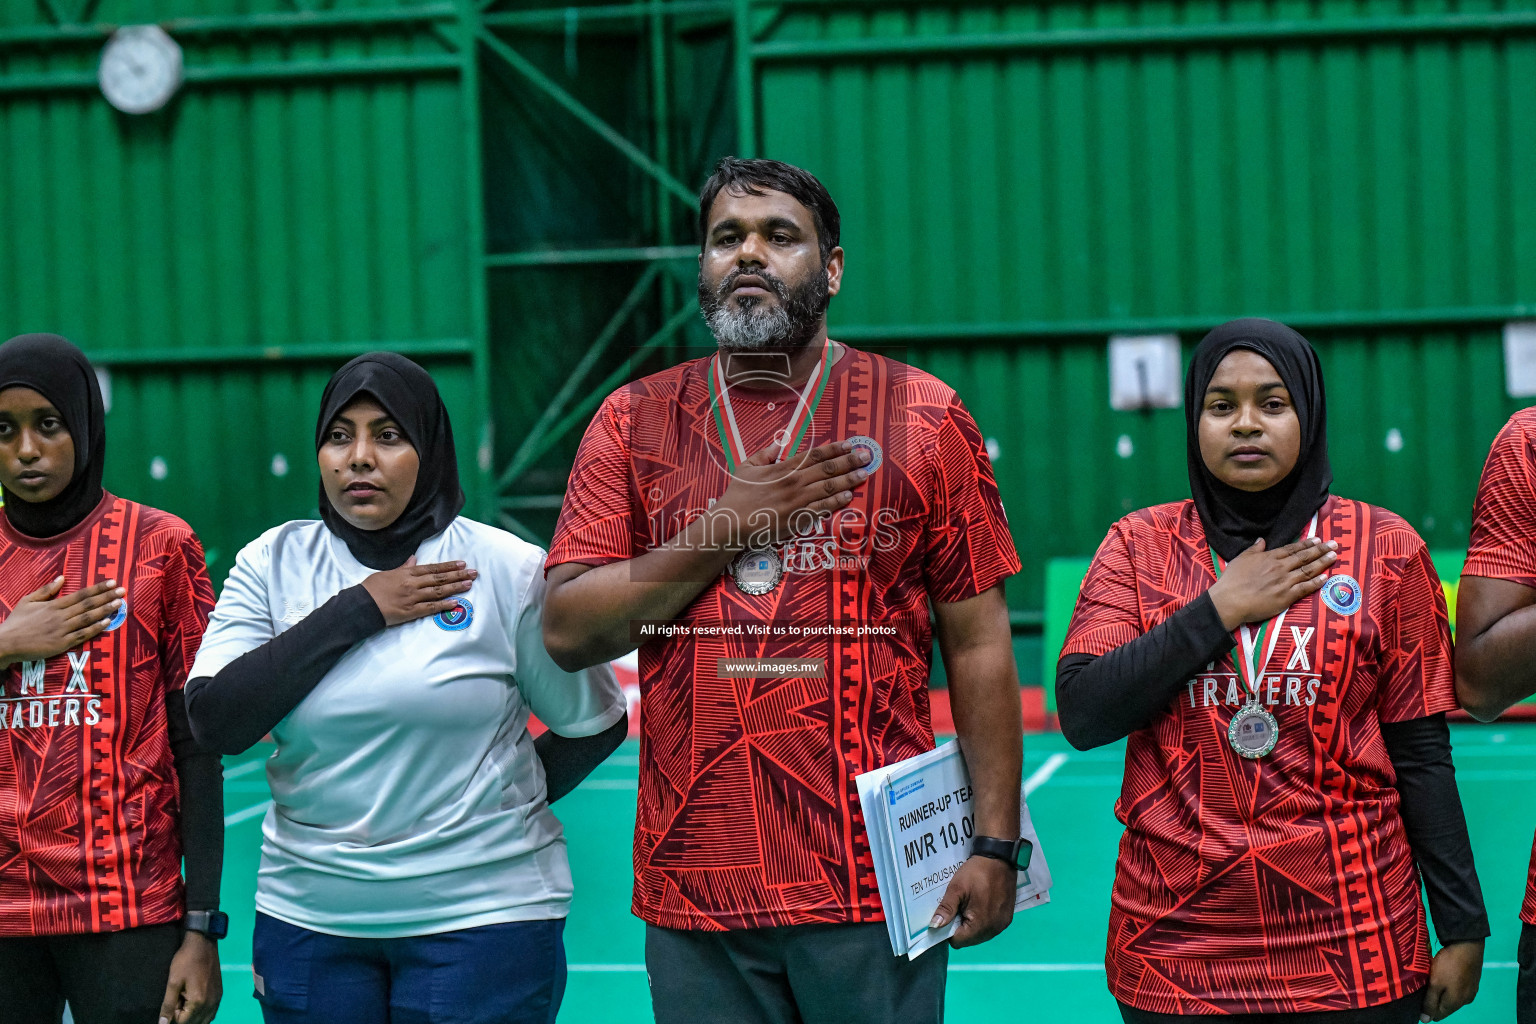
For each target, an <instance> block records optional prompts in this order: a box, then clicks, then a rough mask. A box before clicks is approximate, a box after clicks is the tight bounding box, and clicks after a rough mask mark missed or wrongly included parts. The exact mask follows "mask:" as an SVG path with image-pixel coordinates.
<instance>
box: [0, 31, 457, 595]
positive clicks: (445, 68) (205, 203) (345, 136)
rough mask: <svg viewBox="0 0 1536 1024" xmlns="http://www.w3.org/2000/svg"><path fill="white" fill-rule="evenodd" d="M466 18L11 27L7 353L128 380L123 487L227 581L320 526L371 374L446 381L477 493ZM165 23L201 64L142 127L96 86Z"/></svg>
mask: <svg viewBox="0 0 1536 1024" xmlns="http://www.w3.org/2000/svg"><path fill="white" fill-rule="evenodd" d="M51 14H58V15H60V16H61V18H62V23H54V22H53V21H52V18H51ZM81 14H84V15H86V17H87V18H88V19H89V20H88V21H87V22H84V23H71V21H70V19H71V17H72V16H78V15H81ZM456 17H457V8H456V6H455V5H454V4H451V3H450V4H443V3H438V4H428V5H423V4H408V3H404V2H401V3H380V2H374V3H356V2H352V3H349V2H339V3H336V4H328V5H326V9H325V10H324V11H322V12H320V13H319V14H304V13H303V12H300V11H296V10H295V7H294V5H292V4H290V3H287V2H285V0H258V2H254V3H253V2H251V0H179V2H175V0H160V2H155V3H149V2H143V0H140V2H131V0H100V2H97V3H90V2H88V0H87V2H86V3H84V4H83V5H82V3H81V0H53V2H52V3H51V4H50V3H48V2H44V3H35V4H34V3H26V4H23V3H6V4H0V238H3V239H4V244H0V331H4V332H5V333H19V332H22V331H29V330H47V331H56V332H58V333H61V334H64V335H66V336H68V337H70V338H72V339H73V340H75V341H76V342H78V343H79V344H80V345H81V346H82V347H84V348H85V349H86V350H87V352H88V353H89V354H90V355H91V356H92V359H93V360H94V361H95V362H97V364H98V365H102V366H105V367H107V368H108V369H109V371H110V374H111V383H112V387H111V391H112V409H111V412H110V414H109V416H108V430H109V446H110V452H111V456H110V458H109V461H108V477H107V483H108V486H109V487H111V488H112V489H114V490H115V491H117V492H118V493H121V494H123V495H125V496H128V497H131V498H134V499H137V500H141V501H146V502H149V503H151V504H154V505H158V506H161V507H164V508H167V509H170V510H172V511H174V512H176V513H178V514H179V515H181V516H183V517H184V518H186V519H187V520H188V521H189V522H191V523H192V524H193V526H194V527H195V528H196V529H197V530H198V531H199V533H200V534H201V535H202V537H203V539H204V542H205V544H206V546H207V547H208V548H209V550H210V553H211V554H212V555H213V558H212V563H213V568H214V570H215V575H216V576H217V577H218V578H220V579H222V576H223V573H224V572H225V571H227V569H228V566H229V564H230V562H231V561H232V559H233V556H234V553H235V551H236V550H238V548H239V547H240V546H241V545H242V544H243V543H245V542H246V541H248V540H249V539H250V538H251V537H253V536H254V535H255V534H256V533H258V532H259V531H260V530H262V529H265V528H266V527H268V526H271V525H273V524H275V523H277V522H281V521H282V520H284V519H288V518H293V517H296V516H305V515H312V514H313V510H314V507H315V486H316V484H315V481H316V474H315V471H314V446H313V437H314V433H313V431H314V416H315V413H316V410H317V408H318V405H319V398H320V392H321V390H322V388H323V387H324V384H325V380H326V378H327V377H328V376H329V374H330V372H331V371H332V370H333V369H334V368H335V367H336V366H338V365H339V364H340V363H341V362H343V361H344V360H345V359H347V358H349V357H350V356H351V355H354V354H357V353H359V352H363V351H367V350H368V349H371V348H393V349H397V350H401V351H406V352H409V353H412V354H415V355H417V356H418V357H421V358H423V359H424V360H425V361H426V362H427V364H428V365H429V367H430V368H432V369H433V370H434V372H435V373H436V375H437V378H438V380H439V382H440V383H441V385H442V388H443V391H444V394H445V397H446V398H447V400H448V402H449V405H450V408H451V409H452V411H453V415H454V421H455V426H456V428H457V430H458V439H459V448H460V453H461V458H462V459H463V463H464V466H463V468H464V474H465V479H466V482H467V483H468V484H469V487H470V489H471V490H474V489H475V488H476V485H477V479H476V469H477V463H476V456H477V446H478V444H479V439H480V436H481V429H480V427H481V423H480V420H481V417H482V415H483V413H482V410H481V408H480V406H479V405H478V404H477V402H478V399H477V391H476V381H475V366H476V359H475V355H476V351H477V341H476V330H477V329H476V318H475V314H474V306H473V302H474V292H473V290H472V288H471V287H470V282H473V280H474V278H475V275H476V273H477V272H478V270H479V267H478V259H479V255H480V254H479V253H478V252H477V251H475V248H474V246H475V241H474V240H475V239H476V238H478V235H479V233H478V225H475V227H476V230H471V225H472V224H473V223H474V218H475V214H474V211H475V209H476V207H475V205H474V204H475V203H477V202H478V198H479V197H478V195H476V194H474V193H475V188H476V187H475V186H474V184H473V181H474V180H475V179H474V178H473V177H472V176H471V174H470V160H471V159H473V158H474V157H473V153H474V150H473V149H471V148H470V147H469V146H468V145H467V144H466V141H467V138H468V136H469V133H470V132H471V131H473V130H474V125H473V123H472V122H471V121H470V120H469V118H470V117H471V114H470V113H469V110H470V108H469V107H467V105H466V94H465V90H464V88H463V86H462V80H463V79H462V71H463V66H464V59H463V57H462V55H461V54H460V53H459V52H457V51H456V50H454V49H453V48H452V47H451V46H450V44H451V42H452V38H451V36H448V37H445V35H444V30H445V28H452V27H453V26H454V24H455V22H454V19H455V18H456ZM148 20H159V21H161V22H163V23H164V24H166V26H167V28H168V29H169V30H170V31H171V33H172V34H173V35H174V36H175V37H176V38H177V39H178V41H179V42H180V43H181V45H182V47H183V48H184V51H185V55H186V65H187V82H186V85H185V86H184V87H183V89H182V92H181V93H180V95H178V97H177V98H176V99H175V100H174V101H173V102H172V105H171V106H170V107H168V108H167V109H166V110H164V111H162V112H160V113H158V114H154V115H149V116H144V117H129V116H125V115H122V114H119V113H117V112H116V111H114V110H112V109H111V108H110V107H109V106H108V105H107V103H106V102H105V100H104V99H103V98H102V97H101V94H100V92H99V91H98V90H97V88H96V86H95V64H96V60H97V57H98V55H99V53H100V48H101V46H102V44H103V43H104V41H105V31H104V29H103V28H102V27H101V26H102V25H103V24H106V25H111V24H115V23H132V22H140V21H148Z"/></svg>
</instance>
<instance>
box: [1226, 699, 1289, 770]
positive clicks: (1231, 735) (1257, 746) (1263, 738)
mask: <svg viewBox="0 0 1536 1024" xmlns="http://www.w3.org/2000/svg"><path fill="white" fill-rule="evenodd" d="M1279 739H1280V723H1278V722H1276V721H1275V716H1274V715H1272V714H1270V713H1269V712H1268V711H1265V710H1264V709H1263V708H1262V707H1260V706H1259V705H1258V704H1256V703H1249V704H1246V705H1244V706H1243V707H1241V708H1239V709H1238V712H1237V714H1235V715H1233V716H1232V723H1231V724H1230V725H1228V726H1227V742H1228V743H1231V744H1232V749H1233V750H1235V751H1237V752H1238V753H1239V754H1241V755H1242V756H1243V757H1246V758H1250V759H1253V758H1260V757H1263V756H1264V755H1265V754H1267V753H1269V752H1270V751H1271V750H1274V749H1275V743H1276V742H1277V741H1278V740H1279Z"/></svg>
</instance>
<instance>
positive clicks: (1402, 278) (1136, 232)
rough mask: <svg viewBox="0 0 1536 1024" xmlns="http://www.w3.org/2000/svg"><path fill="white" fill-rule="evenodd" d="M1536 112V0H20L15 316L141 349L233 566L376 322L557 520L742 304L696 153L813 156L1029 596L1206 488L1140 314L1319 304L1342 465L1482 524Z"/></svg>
mask: <svg viewBox="0 0 1536 1024" xmlns="http://www.w3.org/2000/svg"><path fill="white" fill-rule="evenodd" d="M148 20H157V21H160V22H161V23H162V24H164V25H165V27H166V28H167V29H168V30H169V31H170V32H171V33H172V34H173V35H174V36H175V37H176V38H177V39H178V40H179V41H180V42H181V44H182V46H183V47H184V48H185V51H186V54H187V66H188V70H187V84H186V86H185V87H184V89H183V91H182V93H181V95H180V96H179V97H178V98H177V100H175V101H174V103H173V105H172V106H171V107H170V108H169V109H168V110H166V111H164V112H163V113H161V114H157V115H152V116H149V117H144V118H129V117H124V116H121V115H117V114H115V113H113V112H112V111H111V110H110V109H109V108H108V107H107V106H106V104H105V103H104V101H103V100H102V99H101V98H100V96H99V93H98V92H97V89H96V86H95V73H94V69H95V62H96V57H97V54H98V53H99V50H100V47H101V45H102V43H103V42H104V41H105V36H106V32H107V31H108V30H109V29H110V27H111V26H112V25H114V24H120V23H131V22H141V21H148ZM1531 124H1536V0H1480V2H1474V0H1114V2H1110V0H1095V2H1078V0H1074V2H1066V0H1059V2H1058V0H1030V2H1019V3H991V4H982V3H972V2H968V0H947V2H936V0H928V2H924V0H878V2H877V0H778V2H769V0H646V2H642V3H634V4H624V3H613V2H611V0H609V2H597V0H594V2H583V3H576V4H571V5H562V6H559V7H553V6H552V7H542V6H539V5H538V4H537V3H534V2H528V0H414V2H413V0H35V2H29V3H6V4H0V238H4V239H5V244H4V245H3V246H0V329H3V330H4V331H6V332H10V331H22V330H37V329H47V330H57V331H60V332H62V333H65V334H68V335H70V336H72V337H75V338H76V339H77V340H79V341H80V342H81V343H82V344H83V345H85V347H86V348H87V349H88V350H89V351H90V352H91V354H92V355H93V357H94V358H95V359H97V360H98V361H99V362H100V363H102V364H103V365H106V366H108V367H109V368H110V370H111V375H112V382H113V392H114V407H113V412H112V414H111V431H112V450H113V458H112V462H111V469H110V473H109V480H110V483H111V485H112V486H113V487H115V488H117V489H118V490H120V491H121V492H122V493H124V494H127V495H128V496H131V497H135V498H140V499H143V500H146V501H151V502H154V503H157V504H161V505H164V506H165V507H168V508H171V509H173V510H174V511H176V512H178V513H180V514H182V515H184V516H186V517H187V518H188V519H189V520H190V521H192V522H193V523H194V525H196V526H197V527H198V529H199V530H200V531H201V532H202V533H203V534H204V535H205V537H206V538H207V541H208V544H209V547H210V549H212V550H214V551H215V552H217V553H218V557H219V558H221V559H225V561H224V562H223V565H224V566H227V564H228V563H227V559H228V558H229V557H231V556H232V553H233V551H234V550H235V549H236V548H238V546H239V545H240V544H241V543H243V542H244V541H245V540H247V539H249V537H250V536H252V535H254V534H255V532H257V531H258V530H259V529H261V528H263V527H265V526H267V525H270V524H271V523H273V522H276V521H278V520H280V519H283V518H288V517H291V516H295V515H305V514H308V513H309V512H310V511H311V510H312V508H313V502H314V495H313V486H314V485H313V479H314V477H313V472H312V470H311V468H310V465H311V464H310V462H309V458H310V457H311V456H308V455H306V453H307V452H309V451H310V446H311V441H310V429H311V426H312V424H311V416H312V415H313V410H314V407H315V403H316V401H317V400H318V395H319V391H320V386H321V384H322V382H323V380H324V378H325V376H326V374H327V373H328V372H329V371H330V370H331V369H332V368H334V366H335V365H337V364H338V363H339V362H341V361H342V360H344V359H345V358H347V357H348V356H350V355H351V354H354V353H356V352H359V351H363V350H365V349H367V348H370V347H389V348H394V349H397V350H400V351H405V352H408V353H411V354H414V355H416V356H418V357H420V358H422V359H423V360H424V361H425V362H427V363H428V364H429V365H430V367H431V368H432V369H433V371H434V373H436V374H437V375H438V377H439V380H440V381H441V382H442V383H443V387H444V391H445V393H446V394H447V396H448V399H449V404H450V407H451V409H452V412H453V414H454V418H455V424H456V427H457V430H458V436H459V443H460V453H461V458H462V460H463V466H462V469H463V471H464V475H465V478H466V481H467V482H468V484H469V489H470V490H471V492H472V494H471V499H472V504H471V509H472V511H474V512H475V513H476V514H478V515H480V516H481V517H483V518H487V519H491V520H492V521H498V522H500V523H502V524H503V525H505V526H508V527H509V528H512V529H516V530H519V531H520V532H522V533H524V534H526V535H529V536H534V537H547V536H548V533H549V530H550V528H551V527H552V525H553V519H554V514H555V511H556V509H557V508H558V505H559V502H560V500H561V497H562V492H563V489H564V480H565V474H566V471H567V469H568V466H569V463H570V459H571V457H572V455H573V454H574V451H575V445H576V441H577V438H578V437H579V436H580V433H581V428H582V427H583V426H584V424H585V421H586V417H587V416H588V415H589V414H590V411H591V409H592V408H593V406H595V404H596V402H597V401H598V400H600V399H601V397H602V395H603V394H604V393H605V392H606V391H607V390H609V389H610V388H611V386H613V385H614V384H615V383H617V382H620V381H622V380H623V378H624V375H625V374H626V372H629V371H632V370H642V371H643V370H645V369H647V368H653V367H655V366H657V365H661V364H665V363H667V362H670V361H673V360H675V359H676V358H679V357H680V356H681V355H682V354H683V352H684V351H685V349H686V347H687V346H689V345H693V346H697V345H698V344H699V343H701V342H704V341H706V340H707V339H705V338H704V337H703V332H702V329H701V328H700V326H699V324H698V321H697V316H696V315H695V313H694V312H693V311H692V308H691V307H692V278H693V273H694V271H693V257H694V253H695V252H696V249H695V248H694V240H693V234H692V226H691V222H692V209H691V200H690V196H691V194H692V190H693V189H694V188H695V187H696V186H697V185H698V184H699V183H700V182H701V181H702V180H703V178H704V176H705V174H706V173H707V171H708V168H709V166H710V165H711V164H712V163H713V162H714V160H715V159H716V158H718V157H719V156H720V155H723V154H724V153H726V152H730V151H736V152H741V153H754V152H755V153H762V154H767V155H772V156H777V157H780V158H783V159H787V160H792V161H795V162H798V163H802V164H804V165H806V166H808V167H810V168H811V169H813V170H815V171H816V172H817V173H818V174H820V175H821V176H822V177H823V178H824V179H825V180H826V182H827V183H828V185H829V186H830V187H831V189H832V190H833V192H834V194H836V195H837V196H838V197H839V199H840V201H841V204H842V208H843V213H844V218H845V219H844V241H845V244H846V246H847V248H848V251H849V257H850V258H849V263H848V274H847V278H846V280H845V290H844V292H843V294H842V295H841V296H840V297H839V298H838V300H837V301H836V303H835V304H834V307H833V328H834V333H835V335H836V336H838V337H840V338H843V339H845V340H848V341H850V342H853V343H855V344H864V345H870V346H880V345H888V346H893V348H892V349H891V351H892V354H894V355H897V356H898V357H905V358H908V359H910V360H911V361H913V362H915V363H917V364H919V365H922V366H926V367H928V368H930V369H932V370H934V371H935V372H937V373H938V374H939V375H940V376H942V377H944V378H945V379H946V380H949V381H950V382H951V383H953V384H954V385H955V386H956V387H957V388H958V389H959V391H960V392H961V394H962V396H963V397H965V399H966V400H967V401H968V402H969V403H970V405H971V406H972V408H973V409H974V411H975V412H976V414H977V418H978V420H979V421H980V423H981V425H982V429H983V431H984V432H985V433H986V434H987V435H988V436H989V437H991V438H993V439H994V440H995V442H996V447H997V452H998V457H997V471H998V476H999V479H1000V481H1001V483H1002V486H1003V489H1004V493H1005V497H1006V498H1007V501H1008V505H1009V509H1010V513H1011V515H1012V517H1013V523H1014V529H1015V538H1016V540H1017V542H1018V544H1019V547H1020V550H1021V553H1022V554H1023V556H1024V561H1025V566H1026V570H1025V577H1024V579H1023V580H1022V581H1021V583H1020V585H1018V586H1016V587H1015V588H1014V589H1013V591H1012V593H1011V600H1012V602H1013V604H1014V607H1015V609H1016V610H1018V611H1019V612H1020V615H1019V616H1018V621H1020V622H1021V623H1027V622H1029V621H1031V620H1032V618H1033V615H1032V611H1033V610H1035V609H1038V608H1039V607H1040V601H1041V594H1040V566H1041V564H1042V563H1043V561H1044V559H1045V558H1047V557H1050V556H1052V555H1058V554H1081V553H1085V552H1087V551H1091V550H1092V548H1093V547H1094V545H1095V544H1096V543H1097V541H1098V539H1099V537H1100V536H1101V535H1102V533H1103V530H1104V528H1105V526H1106V525H1107V524H1108V522H1109V521H1111V520H1112V519H1113V518H1114V517H1116V516H1118V515H1120V514H1122V513H1123V512H1124V511H1125V510H1126V509H1128V508H1133V507H1136V506H1139V505H1142V504H1146V503H1148V502H1153V501H1160V500H1166V499H1169V498H1173V497H1177V496H1178V495H1180V494H1181V493H1183V490H1184V484H1183V472H1184V470H1183V445H1182V437H1181V428H1180V421H1181V420H1180V417H1181V414H1180V413H1178V412H1177V411H1163V412H1157V413H1148V414H1141V413H1114V412H1111V411H1110V410H1109V408H1108V401H1107V389H1108V388H1107V380H1106V366H1105V352H1104V345H1105V340H1106V338H1107V336H1108V335H1110V334H1112V333H1117V332H1161V331H1176V332H1180V333H1182V335H1183V336H1184V338H1185V342H1186V348H1188V346H1190V345H1192V344H1193V342H1194V341H1195V340H1196V339H1197V338H1198V337H1199V335H1200V333H1202V332H1203V330H1204V329H1206V328H1207V327H1209V326H1210V325H1211V324H1214V323H1216V322H1218V321H1220V320H1223V319H1226V318H1229V317H1233V316H1238V315H1246V314H1259V315H1269V316H1275V317H1278V318H1280V319H1284V320H1287V321H1289V322H1291V323H1293V324H1295V325H1296V326H1298V327H1300V328H1301V329H1303V330H1304V331H1306V332H1307V333H1308V334H1309V335H1310V336H1311V337H1313V338H1314V339H1315V340H1316V341H1317V343H1318V345H1319V347H1320V349H1321V350H1322V352H1323V358H1324V363H1325V365H1326V367H1327V370H1328V373H1329V382H1330V385H1331V390H1332V400H1331V408H1332V415H1333V448H1334V463H1335V467H1336V473H1337V477H1338V481H1339V485H1338V486H1339V489H1340V490H1341V492H1344V493H1350V494H1353V495H1356V496H1359V497H1362V498H1366V499H1369V500H1375V501H1379V502H1381V503H1382V504H1386V505H1388V506H1389V507H1392V508H1395V509H1397V510H1398V511H1401V512H1402V513H1404V514H1405V515H1407V516H1408V517H1409V519H1410V520H1411V521H1412V522H1413V523H1414V525H1415V526H1416V527H1418V528H1419V529H1420V530H1421V531H1422V532H1423V533H1424V534H1425V536H1426V538H1427V539H1428V540H1429V541H1430V543H1431V544H1432V545H1433V546H1436V547H1448V548H1453V547H1460V546H1461V545H1462V544H1464V542H1465V530H1466V516H1467V509H1468V507H1469V504H1470V497H1471V492H1472V488H1473V485H1474V482H1475V479H1476V475H1477V471H1478V467H1479V466H1480V464H1481V460H1482V456H1483V453H1484V451H1485V450H1486V445H1487V443H1488V440H1489V439H1490V438H1491V437H1492V435H1493V433H1494V431H1495V430H1496V429H1497V427H1498V425H1499V424H1500V423H1501V422H1502V421H1503V419H1504V418H1505V417H1506V416H1507V415H1508V413H1509V412H1510V411H1511V410H1512V409H1513V407H1514V403H1512V402H1511V401H1510V400H1508V399H1507V398H1505V397H1504V392H1503V375H1502V368H1501V366H1500V353H1499V340H1498V330H1499V326H1500V325H1501V324H1502V323H1503V322H1504V321H1506V320H1509V319H1517V318H1524V317H1532V316H1536V188H1533V186H1532V184H1531V180H1532V176H1531V173H1530V171H1531V168H1532V167H1533V166H1536V138H1533V136H1532V135H1531V133H1530V132H1529V130H1528V129H1529V126H1530V125H1531ZM1390 431H1396V433H1395V434H1394V435H1392V436H1394V437H1396V438H1398V439H1400V441H1401V444H1400V445H1396V444H1395V443H1394V445H1393V446H1391V448H1390V449H1389V446H1388V444H1387V437H1388V435H1389V432H1390ZM1122 437H1123V438H1124V439H1125V440H1124V441H1122ZM1125 452H1128V453H1129V454H1122V453H1125ZM279 456H281V458H278V457H279ZM284 466H286V467H287V469H286V472H285V473H281V472H279V471H280V470H282V469H283V467H284ZM218 568H219V563H218V561H217V560H216V570H218Z"/></svg>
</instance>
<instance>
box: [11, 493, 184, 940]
mask: <svg viewBox="0 0 1536 1024" xmlns="http://www.w3.org/2000/svg"><path fill="white" fill-rule="evenodd" d="M61 575H62V576H63V577H64V587H63V590H62V591H61V593H63V594H70V593H73V592H74V591H76V590H79V589H81V588H82V587H88V586H92V585H94V584H96V583H100V582H103V581H106V580H117V581H118V584H119V585H120V586H122V587H125V588H126V589H127V596H126V598H124V604H123V607H122V609H121V610H120V611H119V613H118V615H117V616H116V617H114V619H113V620H112V623H111V625H110V626H109V628H108V631H107V632H105V633H102V634H101V635H99V636H97V637H96V638H95V639H94V640H92V641H90V642H89V643H88V644H86V645H84V646H83V647H79V648H76V649H75V650H72V651H68V652H66V653H64V654H61V655H59V656H58V657H56V658H49V659H47V660H46V661H36V662H23V663H21V664H18V665H14V666H12V667H11V668H10V669H8V670H6V671H3V672H0V687H3V690H4V692H3V693H0V935H62V934H77V933H82V932H110V931H119V930H121V929H124V928H137V927H139V926H141V925H152V924H164V923H167V922H172V921H177V920H180V918H181V916H182V879H181V838H180V833H179V830H178V821H179V813H180V812H179V797H178V786H177V780H176V773H175V769H174V766H173V764H172V761H171V747H170V739H169V735H168V723H167V717H166V694H167V693H168V692H170V691H172V690H178V689H180V688H181V687H182V686H183V685H184V684H185V683H186V679H187V670H188V669H189V668H190V667H191V665H192V659H193V656H194V655H196V654H197V647H198V644H199V643H201V642H202V636H203V630H204V628H205V627H206V626H207V624H208V616H209V614H210V613H211V612H212V610H213V586H212V584H211V583H210V582H209V580H208V571H207V569H206V567H205V565H204V560H203V548H202V545H201V544H200V543H199V542H198V539H197V536H196V535H195V534H193V532H192V529H191V527H189V526H187V524H186V523H184V522H182V521H181V520H180V519H177V518H176V517H175V516H173V515H171V514H170V513H168V512H161V511H159V510H157V509H152V508H146V507H145V506H143V505H139V504H136V503H134V502H131V501H125V500H124V499H122V498H118V497H115V496H113V495H110V494H108V495H106V496H105V497H104V498H103V499H102V502H101V504H100V505H98V506H97V508H96V510H95V511H94V512H92V513H91V515H89V516H88V517H86V519H85V521H84V522H82V523H80V524H79V525H78V526H76V527H75V528H74V529H72V530H70V531H68V532H67V533H63V534H60V535H59V536H57V537H50V538H47V539H43V540H38V539H34V538H31V537H26V536H23V535H22V534H19V533H17V532H16V531H15V529H13V528H12V527H11V524H10V521H9V520H8V519H6V518H5V516H4V515H3V514H0V617H4V616H6V615H9V614H10V613H11V610H12V609H13V608H15V607H16V605H17V603H18V602H20V601H21V600H22V599H23V598H25V597H26V596H27V595H28V594H31V593H32V592H34V591H36V590H38V589H39V588H41V587H42V586H44V585H45V584H47V583H48V582H49V581H50V580H53V579H55V578H57V577H58V576H61Z"/></svg>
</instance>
